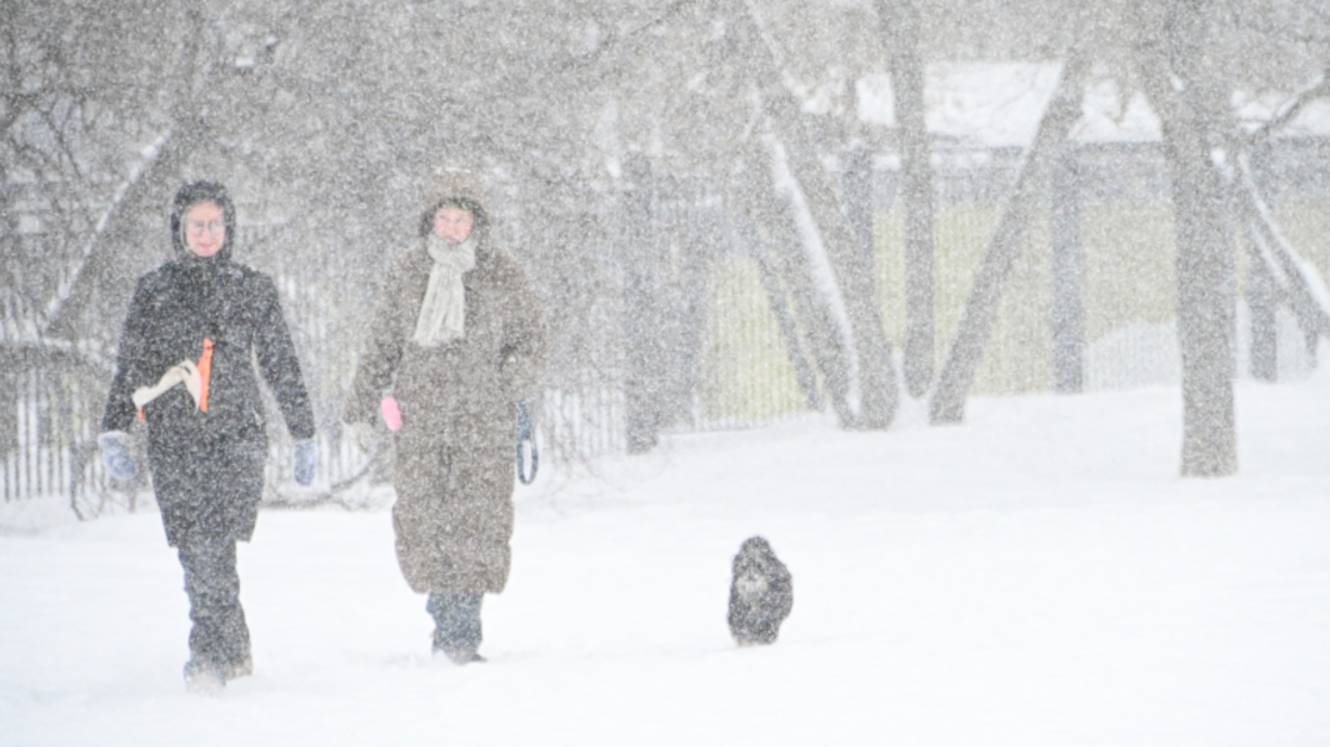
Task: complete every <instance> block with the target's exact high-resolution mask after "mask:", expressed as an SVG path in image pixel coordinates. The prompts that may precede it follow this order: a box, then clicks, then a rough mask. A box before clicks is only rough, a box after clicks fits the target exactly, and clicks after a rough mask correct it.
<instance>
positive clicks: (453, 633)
mask: <svg viewBox="0 0 1330 747" xmlns="http://www.w3.org/2000/svg"><path fill="white" fill-rule="evenodd" d="M482 599H483V596H482V595H481V594H471V593H465V592H462V593H458V592H432V593H431V594H430V595H429V601H428V602H427V603H426V604H425V609H426V610H428V611H429V613H430V616H432V617H433V618H434V637H433V651H434V653H436V654H440V653H441V654H443V655H444V656H447V657H448V659H449V660H450V661H452V662H453V663H455V664H474V663H477V662H482V661H484V660H485V659H484V657H482V656H481V655H480V654H479V653H477V651H478V649H479V648H480V642H481V639H482V637H483V636H482V632H481V624H480V603H481V600H482Z"/></svg>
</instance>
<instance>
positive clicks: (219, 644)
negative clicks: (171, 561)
mask: <svg viewBox="0 0 1330 747" xmlns="http://www.w3.org/2000/svg"><path fill="white" fill-rule="evenodd" d="M177 551H178V553H179V555H180V567H181V568H183V569H184V570H185V593H186V594H188V595H189V619H190V620H191V621H192V622H193V623H194V626H193V628H192V629H191V630H190V631H189V659H190V666H191V667H193V668H195V669H198V668H206V669H213V670H215V671H218V672H223V673H224V672H230V671H232V670H234V669H235V668H237V667H241V666H247V662H248V661H249V658H250V653H249V626H248V625H246V624H245V611H244V609H242V608H241V606H240V576H239V575H238V574H237V573H236V542H235V540H233V539H216V538H193V537H191V538H190V539H189V540H188V541H187V542H185V543H183V544H181V545H180V547H178V548H177Z"/></svg>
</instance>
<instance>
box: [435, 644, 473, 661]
mask: <svg viewBox="0 0 1330 747" xmlns="http://www.w3.org/2000/svg"><path fill="white" fill-rule="evenodd" d="M434 653H436V654H443V655H444V656H446V657H448V661H451V662H452V663H454V664H458V665H463V664H479V663H481V662H483V661H485V657H483V656H481V655H480V654H479V653H476V650H475V649H474V648H445V647H441V646H436V647H435V648H434Z"/></svg>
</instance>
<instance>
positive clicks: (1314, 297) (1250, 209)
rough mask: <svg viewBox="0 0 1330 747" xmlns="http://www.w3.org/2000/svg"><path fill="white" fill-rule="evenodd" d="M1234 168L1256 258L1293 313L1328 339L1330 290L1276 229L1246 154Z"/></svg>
mask: <svg viewBox="0 0 1330 747" xmlns="http://www.w3.org/2000/svg"><path fill="white" fill-rule="evenodd" d="M1237 167H1238V168H1237V174H1236V177H1237V182H1236V188H1237V193H1238V198H1239V201H1240V202H1241V204H1242V206H1243V208H1244V210H1246V212H1247V219H1248V221H1249V224H1250V227H1251V230H1250V231H1249V233H1250V234H1251V236H1252V239H1253V240H1254V243H1255V245H1256V250H1257V256H1259V257H1260V259H1261V262H1262V263H1264V264H1265V266H1266V268H1267V269H1268V270H1269V271H1270V274H1271V276H1272V277H1273V278H1274V279H1275V282H1276V283H1277V284H1278V286H1279V288H1280V289H1281V290H1282V291H1283V293H1284V294H1285V297H1287V298H1288V299H1289V303H1290V305H1291V306H1292V307H1293V311H1294V312H1295V313H1296V314H1297V315H1298V316H1299V317H1301V318H1302V319H1303V321H1304V322H1305V323H1307V324H1309V325H1310V326H1311V327H1312V328H1314V329H1315V330H1316V331H1317V332H1318V333H1320V334H1321V335H1324V336H1325V337H1327V338H1330V290H1328V289H1327V288H1326V285H1325V281H1324V280H1322V279H1321V276H1320V273H1318V272H1317V271H1316V268H1315V267H1314V266H1313V265H1312V264H1311V263H1310V262H1307V261H1306V260H1304V259H1303V258H1301V257H1299V256H1298V253H1297V251H1296V250H1294V248H1293V244H1292V243H1291V242H1290V241H1289V240H1288V239H1287V238H1286V237H1285V236H1284V234H1283V232H1282V231H1280V230H1279V223H1278V222H1277V221H1276V220H1275V216H1274V212H1273V211H1272V210H1271V209H1270V206H1269V205H1267V204H1266V202H1265V200H1264V199H1263V198H1262V197H1261V193H1260V188H1259V187H1257V185H1256V180H1255V179H1253V178H1252V171H1251V164H1250V162H1249V159H1248V157H1247V155H1246V154H1243V155H1241V156H1239V158H1238V159H1237Z"/></svg>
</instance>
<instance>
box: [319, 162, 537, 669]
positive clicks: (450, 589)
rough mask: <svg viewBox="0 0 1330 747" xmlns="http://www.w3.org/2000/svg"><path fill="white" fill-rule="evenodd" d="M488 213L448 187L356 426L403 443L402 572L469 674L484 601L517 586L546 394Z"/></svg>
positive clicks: (417, 250) (379, 344) (405, 263)
mask: <svg viewBox="0 0 1330 747" xmlns="http://www.w3.org/2000/svg"><path fill="white" fill-rule="evenodd" d="M485 206H486V203H485V200H484V197H483V195H482V193H481V191H480V190H479V189H478V188H477V185H476V184H475V183H474V182H471V181H470V180H469V179H468V177H466V176H465V175H456V174H454V175H450V176H449V177H448V178H447V179H445V180H444V181H443V182H442V183H441V184H440V185H438V186H437V187H436V189H435V190H434V192H433V193H432V195H431V197H430V199H429V200H428V201H427V205H426V210H425V213H424V215H423V216H422V220H421V238H422V241H421V243H420V245H419V246H416V247H414V248H412V249H411V250H409V251H407V252H404V253H402V254H401V255H399V256H397V257H396V258H395V259H394V260H393V262H392V265H391V267H390V268H389V270H388V275H387V277H386V282H385V283H384V284H383V288H382V291H381V292H382V298H380V299H379V301H378V304H377V308H376V310H375V313H374V318H373V322H372V326H371V328H370V333H369V340H368V342H367V344H366V346H365V349H364V352H363V354H362V355H361V358H360V363H359V366H358V368H357V371H356V375H355V380H354V383H353V389H352V396H351V399H350V401H349V402H348V403H347V406H346V412H345V416H344V420H346V422H347V423H350V424H352V425H353V426H354V427H357V428H359V429H362V430H363V429H364V428H365V425H364V424H368V423H370V422H371V421H373V420H374V419H375V418H376V417H381V418H382V419H383V421H384V422H385V423H386V424H387V425H388V427H389V428H390V429H392V430H394V431H395V438H396V463H395V464H394V466H393V486H394V487H395V488H396V491H397V502H396V504H395V505H394V506H393V512H392V515H393V529H394V531H395V533H396V544H397V560H398V563H399V565H400V566H401V569H402V575H403V576H405V578H406V581H407V583H408V584H409V585H410V586H411V588H412V590H414V591H416V592H418V593H424V594H428V595H429V601H428V604H427V605H426V609H428V610H429V612H430V614H431V615H432V616H433V617H434V621H435V630H434V639H433V650H434V652H435V653H440V652H441V653H444V654H446V655H447V656H448V657H449V658H450V659H452V660H453V661H455V662H458V663H470V662H474V661H482V660H483V659H482V658H481V657H480V655H479V654H478V653H477V649H478V648H479V646H480V642H481V637H482V636H481V623H480V606H481V600H482V598H483V595H484V594H486V593H499V592H501V591H503V588H504V585H505V584H506V583H507V580H508V571H509V566H510V562H511V550H510V547H509V541H510V539H511V537H512V532H513V501H512V496H513V480H514V469H513V467H514V459H513V457H514V453H515V451H514V444H515V443H516V440H515V439H516V436H515V422H516V406H517V403H518V402H520V401H522V400H526V399H531V398H534V397H535V396H536V395H537V394H538V391H537V390H538V381H539V374H540V371H541V367H542V364H543V359H544V344H545V341H544V332H543V327H542V322H541V316H540V312H539V306H538V303H537V300H536V297H535V295H534V293H533V292H532V291H531V289H530V287H529V285H528V283H527V280H526V276H525V274H524V273H523V271H522V269H521V267H520V266H519V265H518V263H517V262H516V260H514V259H513V257H512V256H511V255H510V254H508V253H507V252H505V251H503V250H501V249H499V248H497V247H495V246H493V245H492V244H491V243H490V240H489V216H488V214H487V212H486V209H485Z"/></svg>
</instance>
